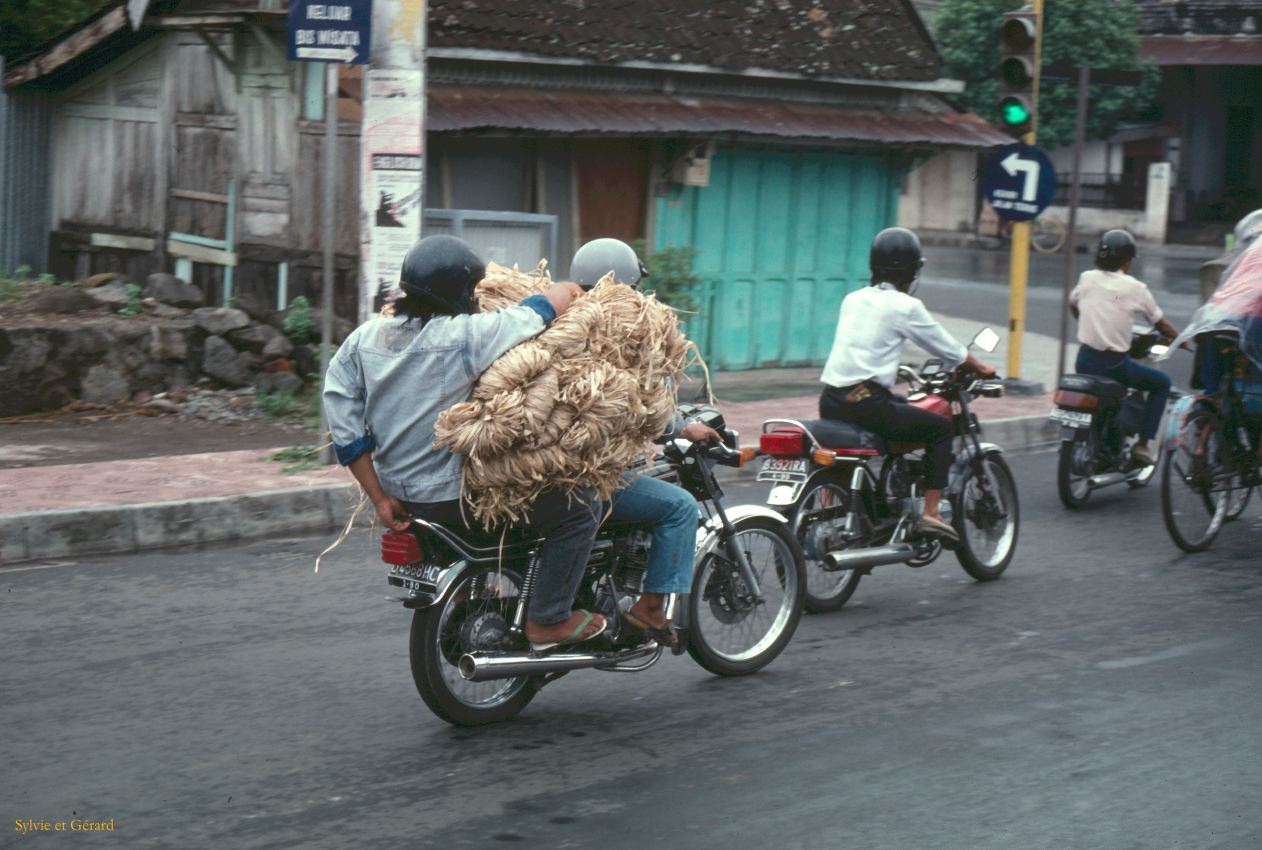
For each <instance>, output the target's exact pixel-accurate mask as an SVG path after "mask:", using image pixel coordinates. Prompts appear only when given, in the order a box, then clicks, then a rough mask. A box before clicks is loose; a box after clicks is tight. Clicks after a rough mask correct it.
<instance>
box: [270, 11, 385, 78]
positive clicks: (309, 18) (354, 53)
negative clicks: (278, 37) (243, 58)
mask: <svg viewBox="0 0 1262 850" xmlns="http://www.w3.org/2000/svg"><path fill="white" fill-rule="evenodd" d="M285 29H286V38H285V41H286V43H287V45H288V47H289V58H290V59H292V60H295V61H298V62H345V63H346V64H348V65H364V64H366V63H367V62H368V56H369V54H370V53H371V52H372V0H341V2H334V3H313V2H311V0H289V17H288V24H287V26H286V28H285Z"/></svg>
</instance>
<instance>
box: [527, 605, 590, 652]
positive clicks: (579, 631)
mask: <svg viewBox="0 0 1262 850" xmlns="http://www.w3.org/2000/svg"><path fill="white" fill-rule="evenodd" d="M574 613H575V614H582V615H583V619H581V620H580V621H579V623H578V625H577V626H575V627H574V631H572V632H570V633H569V634H568V635H566V636H565V637H563V638H561V639H560V640H554V641H551V642H548V643H535V642H534V641H531V642H530V648H531V649H533V650H534V651H535V652H543V651H544V650H545V649H555V648H556V647H558V646H570V645H571V644H575V643H584V642H586V641H589V640H591V639H592V638H594V637H598V636H599V635H600V634H602V633H603V632H604V631H605V629H606V628H608V627H609V621H608V620H607V619H604V618H601V623H600V628H598V629H596V631H594V632H592V633H591V634H589V635H587V634H583V632H585V631H586V630H587V627H588V626H590V625H591V624H592V620H594V619H596V617H597V616H599V615H597V614H593V613H592V612H591V611H583V610H578V611H575V612H574Z"/></svg>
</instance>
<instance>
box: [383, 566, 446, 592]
mask: <svg viewBox="0 0 1262 850" xmlns="http://www.w3.org/2000/svg"><path fill="white" fill-rule="evenodd" d="M444 569H445V568H444V567H442V566H439V565H438V564H418V565H417V566H397V565H396V566H393V567H391V568H390V575H389V576H388V577H387V578H386V581H388V582H389V583H390V585H391V586H393V587H401V588H403V589H404V590H433V589H434V586H435V585H436V584H438V579H439V578H441V577H442V574H443V570H444Z"/></svg>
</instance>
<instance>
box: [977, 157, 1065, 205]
mask: <svg viewBox="0 0 1262 850" xmlns="http://www.w3.org/2000/svg"><path fill="white" fill-rule="evenodd" d="M982 194H983V195H984V196H985V198H986V200H987V201H989V202H990V205H991V206H992V207H994V208H995V214H996V215H998V216H999V217H1000V218H1002V219H1006V220H1007V221H1029V220H1030V219H1032V218H1034V217H1035V216H1036V215H1038V214H1039V213H1041V212H1042V211H1043V210H1044V209H1046V208H1047V205H1048V204H1050V203H1051V202H1052V198H1053V197H1054V196H1055V195H1056V169H1055V167H1054V166H1053V165H1052V160H1051V159H1050V158H1049V157H1048V156H1047V154H1045V153H1044V152H1043V151H1041V150H1040V149H1038V148H1036V147H1034V146H1033V145H1027V144H1025V143H1024V142H1017V143H1016V144H1012V145H1004V146H1003V147H1001V148H1000V149H999V150H997V151H995V152H994V153H993V154H991V155H990V158H989V159H987V160H986V168H985V170H984V171H983V172H982Z"/></svg>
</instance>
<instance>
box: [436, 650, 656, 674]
mask: <svg viewBox="0 0 1262 850" xmlns="http://www.w3.org/2000/svg"><path fill="white" fill-rule="evenodd" d="M659 648H660V647H658V645H657V644H656V643H655V642H652V641H650V642H649V643H647V644H645V645H644V646H640V647H636V648H635V649H624V650H621V651H618V652H556V653H552V654H551V655H539V654H536V653H530V652H482V651H480V650H479V651H477V652H468V653H465V654H464V655H462V656H460V662H459V665H458V666H459V668H460V675H461V676H463V677H464V678H465V679H468V680H469V681H470V682H489V681H491V680H492V679H512V678H515V677H517V676H543V675H547V674H548V673H562V672H565V671H567V670H583V669H586V668H589V667H601V666H604V665H606V664H620V663H622V662H624V661H635V660H637V659H640V658H644V657H646V656H649V655H652V654H653V653H654V652H657V651H658V649H659Z"/></svg>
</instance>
